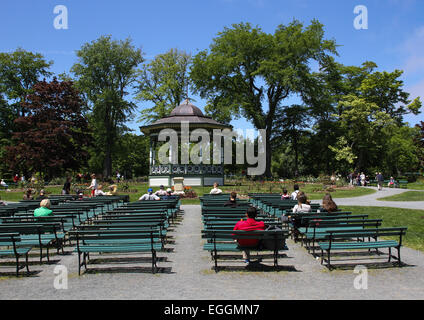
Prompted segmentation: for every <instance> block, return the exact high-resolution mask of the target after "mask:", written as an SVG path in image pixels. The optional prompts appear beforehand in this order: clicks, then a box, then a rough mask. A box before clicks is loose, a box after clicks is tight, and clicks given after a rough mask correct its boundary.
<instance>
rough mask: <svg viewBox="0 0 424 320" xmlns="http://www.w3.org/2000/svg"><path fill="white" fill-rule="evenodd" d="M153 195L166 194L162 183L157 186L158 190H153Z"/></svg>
mask: <svg viewBox="0 0 424 320" xmlns="http://www.w3.org/2000/svg"><path fill="white" fill-rule="evenodd" d="M155 195H157V196H158V197H160V196H166V195H167V192H166V191H165V187H164V186H163V185H161V186H160V187H159V190H158V191H156V192H155Z"/></svg>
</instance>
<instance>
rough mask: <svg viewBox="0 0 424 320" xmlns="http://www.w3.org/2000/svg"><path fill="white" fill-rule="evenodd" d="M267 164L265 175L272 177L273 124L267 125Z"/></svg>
mask: <svg viewBox="0 0 424 320" xmlns="http://www.w3.org/2000/svg"><path fill="white" fill-rule="evenodd" d="M265 157H266V166H265V176H266V177H267V178H271V177H272V173H271V160H272V152H271V126H267V129H266V152H265Z"/></svg>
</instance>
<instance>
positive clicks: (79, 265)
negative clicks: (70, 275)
mask: <svg viewBox="0 0 424 320" xmlns="http://www.w3.org/2000/svg"><path fill="white" fill-rule="evenodd" d="M78 275H79V276H80V275H81V252H79V251H78Z"/></svg>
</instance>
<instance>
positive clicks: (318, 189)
mask: <svg viewBox="0 0 424 320" xmlns="http://www.w3.org/2000/svg"><path fill="white" fill-rule="evenodd" d="M87 186H88V185H87ZM87 186H82V188H84V187H87ZM299 186H300V189H301V190H302V191H304V192H305V193H306V194H307V196H308V198H309V199H311V200H318V199H322V198H323V197H324V195H325V193H326V192H330V193H331V195H332V196H333V198H351V197H359V196H363V195H368V194H372V193H374V192H376V191H375V190H373V189H368V188H361V187H352V188H351V187H344V188H337V187H331V189H330V190H328V189H325V187H324V186H323V184H319V183H313V184H312V183H311V184H299ZM128 187H129V190H128V192H125V191H122V188H123V184H120V185H119V187H118V192H120V194H129V196H130V201H137V200H138V198H139V197H140V196H141V195H143V194H145V193H146V192H147V189H148V188H149V186H148V184H147V183H131V184H129V185H128ZM283 188H287V190H288V191H289V192H290V193H291V192H292V191H293V183H291V184H288V183H287V184H282V183H272V182H265V183H263V184H262V183H259V182H258V183H252V182H250V183H249V182H245V183H242V184H240V185H225V186H220V189H222V191H223V192H226V193H230V192H232V191H235V192H237V193H238V194H239V195H244V196H247V194H248V193H250V192H258V193H281V192H282V190H283ZM103 189H104V190H106V189H107V188H106V187H104V188H103ZM153 189H155V190H156V189H158V188H153ZM44 190H45V191H46V192H47V193H48V194H60V193H61V190H62V186H46V187H45V188H44ZM192 190H193V191H194V192H196V194H197V195H198V196H202V195H203V194H205V193H209V192H210V190H211V187H192ZM23 192H24V190H22V189H12V190H11V191H10V192H8V191H5V190H1V191H0V199H1V200H5V201H19V200H22V197H23ZM85 194H86V195H88V194H89V191H88V190H85ZM181 203H182V204H199V203H200V202H199V199H198V198H192V199H188V198H185V199H182V200H181Z"/></svg>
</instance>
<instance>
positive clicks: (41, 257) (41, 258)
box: [40, 244, 43, 263]
mask: <svg viewBox="0 0 424 320" xmlns="http://www.w3.org/2000/svg"><path fill="white" fill-rule="evenodd" d="M40 263H43V246H42V245H41V244H40Z"/></svg>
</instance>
